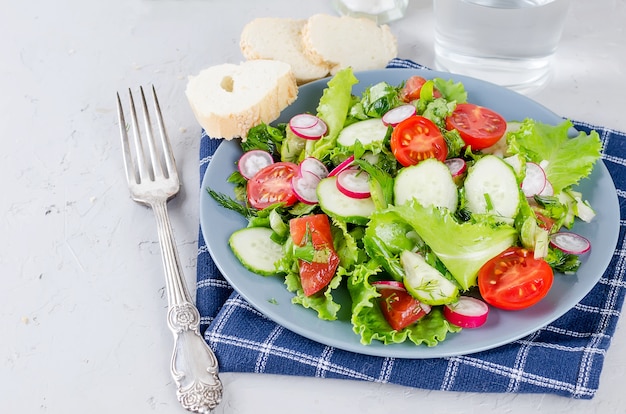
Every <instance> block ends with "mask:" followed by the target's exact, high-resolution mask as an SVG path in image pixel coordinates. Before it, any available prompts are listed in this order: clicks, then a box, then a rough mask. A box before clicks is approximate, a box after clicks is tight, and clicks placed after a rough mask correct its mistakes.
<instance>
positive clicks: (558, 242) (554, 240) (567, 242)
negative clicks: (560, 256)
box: [550, 231, 591, 254]
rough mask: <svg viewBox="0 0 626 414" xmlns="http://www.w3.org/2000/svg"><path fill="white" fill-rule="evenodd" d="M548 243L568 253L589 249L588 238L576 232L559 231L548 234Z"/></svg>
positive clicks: (581, 252) (580, 252)
mask: <svg viewBox="0 0 626 414" xmlns="http://www.w3.org/2000/svg"><path fill="white" fill-rule="evenodd" d="M550 243H551V244H552V245H553V246H554V247H556V248H557V249H561V250H562V251H563V252H564V253H568V254H583V253H587V252H588V251H589V249H591V243H589V240H587V239H586V238H584V237H583V236H581V235H578V234H576V233H569V232H564V231H562V232H559V233H554V234H553V235H551V236H550Z"/></svg>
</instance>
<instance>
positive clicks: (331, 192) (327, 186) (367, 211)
mask: <svg viewBox="0 0 626 414" xmlns="http://www.w3.org/2000/svg"><path fill="white" fill-rule="evenodd" d="M317 198H318V199H319V205H320V208H321V209H322V211H324V213H326V214H328V215H329V216H331V217H335V218H338V219H341V220H343V221H346V222H348V223H353V224H360V225H365V224H367V222H368V221H369V217H370V216H371V215H372V213H373V212H374V211H375V210H376V207H375V205H374V202H373V201H372V198H371V197H367V198H352V197H348V196H347V195H345V194H343V193H342V192H341V191H339V189H338V188H337V177H336V176H333V177H328V178H324V179H323V180H321V181H320V182H319V184H318V185H317Z"/></svg>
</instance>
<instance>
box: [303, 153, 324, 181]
mask: <svg viewBox="0 0 626 414" xmlns="http://www.w3.org/2000/svg"><path fill="white" fill-rule="evenodd" d="M307 172H309V173H311V174H313V175H315V176H317V177H318V178H319V179H322V178H326V177H327V176H328V169H327V168H326V166H325V165H324V163H323V162H321V161H320V160H318V159H317V158H315V157H307V158H305V159H303V160H302V162H301V163H300V175H304V174H305V173H307Z"/></svg>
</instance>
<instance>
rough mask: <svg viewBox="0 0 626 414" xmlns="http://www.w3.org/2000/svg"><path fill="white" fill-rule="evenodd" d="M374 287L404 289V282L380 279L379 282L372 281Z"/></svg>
mask: <svg viewBox="0 0 626 414" xmlns="http://www.w3.org/2000/svg"><path fill="white" fill-rule="evenodd" d="M372 286H374V287H375V288H376V289H394V290H406V289H405V288H404V283H402V282H398V281H397V280H381V281H379V282H374V283H372Z"/></svg>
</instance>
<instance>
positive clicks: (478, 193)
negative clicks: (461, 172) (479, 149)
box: [464, 155, 520, 221]
mask: <svg viewBox="0 0 626 414" xmlns="http://www.w3.org/2000/svg"><path fill="white" fill-rule="evenodd" d="M464 187H465V197H466V199H467V208H468V209H469V210H470V211H471V212H472V213H475V214H491V215H493V216H498V217H501V218H504V219H505V220H504V221H507V220H510V219H512V218H513V217H515V215H516V214H517V211H518V209H519V200H520V190H519V185H518V183H517V180H516V179H515V173H514V172H513V168H511V166H510V165H508V164H507V163H506V162H505V161H503V160H502V159H501V158H499V157H496V156H495V155H486V156H484V157H483V158H481V159H479V160H478V161H476V163H475V164H474V165H473V166H472V167H471V168H470V170H469V172H468V173H467V177H466V178H465V184H464Z"/></svg>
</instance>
